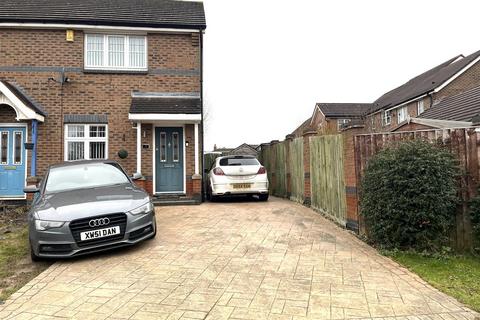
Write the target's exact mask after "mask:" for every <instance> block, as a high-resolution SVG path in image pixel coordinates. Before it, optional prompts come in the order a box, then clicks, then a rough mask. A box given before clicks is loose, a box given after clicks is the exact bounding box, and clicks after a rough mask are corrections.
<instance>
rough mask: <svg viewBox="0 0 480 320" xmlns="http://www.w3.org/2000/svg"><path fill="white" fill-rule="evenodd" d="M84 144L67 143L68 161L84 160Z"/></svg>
mask: <svg viewBox="0 0 480 320" xmlns="http://www.w3.org/2000/svg"><path fill="white" fill-rule="evenodd" d="M84 149H85V144H84V143H83V141H82V142H68V160H81V159H85V152H84Z"/></svg>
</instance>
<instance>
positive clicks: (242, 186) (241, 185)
mask: <svg viewBox="0 0 480 320" xmlns="http://www.w3.org/2000/svg"><path fill="white" fill-rule="evenodd" d="M251 186H252V184H251V183H235V184H234V185H233V189H250V187H251Z"/></svg>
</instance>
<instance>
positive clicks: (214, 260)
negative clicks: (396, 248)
mask: <svg viewBox="0 0 480 320" xmlns="http://www.w3.org/2000/svg"><path fill="white" fill-rule="evenodd" d="M157 221H158V226H159V230H158V236H157V238H156V239H155V240H153V241H149V242H146V243H144V244H141V245H139V246H136V247H132V248H129V249H127V250H121V251H116V252H113V253H108V254H103V255H97V256H92V257H88V258H82V259H76V260H71V261H63V262H58V263H56V264H54V265H53V266H52V267H50V268H49V269H48V270H46V271H45V272H44V273H42V274H41V275H39V276H38V277H37V278H35V279H34V280H32V281H31V282H30V283H28V284H27V285H26V286H25V287H23V288H22V289H20V290H19V291H18V292H17V293H15V294H14V295H13V296H12V297H11V299H10V300H8V301H7V302H6V303H5V304H4V305H1V306H0V318H2V319H4V318H6V319H58V318H72V319H82V320H87V319H279V320H283V319H288V320H293V319H298V320H300V319H353V318H361V319H372V318H383V319H394V318H395V319H440V320H441V319H443V320H448V319H458V320H460V319H474V318H475V316H476V314H475V313H473V312H472V311H470V310H469V309H467V308H465V307H464V306H462V305H461V304H460V303H458V302H457V301H455V300H454V299H452V298H450V297H448V296H446V295H444V294H442V293H440V292H439V291H437V290H435V289H434V288H432V287H430V286H429V285H427V284H426V283H425V282H423V281H422V280H421V279H420V278H418V277H417V276H415V275H413V274H411V273H410V272H408V271H407V270H405V269H404V268H401V267H400V266H398V265H397V264H396V263H394V262H392V261H391V260H389V259H386V258H384V257H382V256H380V255H378V254H377V253H376V252H375V250H373V249H372V248H370V247H368V246H367V245H365V244H364V243H362V242H361V241H359V240H357V239H356V238H355V237H354V236H353V235H351V234H349V233H348V232H346V231H344V230H342V229H340V228H338V227H336V226H335V225H334V224H333V223H331V222H329V221H327V220H326V219H324V218H322V217H321V216H320V215H318V214H317V213H315V212H313V211H311V210H309V209H308V208H305V207H302V206H300V205H298V204H295V203H292V202H289V201H286V200H280V199H275V198H273V199H272V200H271V201H269V202H268V203H261V202H237V203H213V204H204V205H201V206H189V207H163V208H157Z"/></svg>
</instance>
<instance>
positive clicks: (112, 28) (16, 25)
mask: <svg viewBox="0 0 480 320" xmlns="http://www.w3.org/2000/svg"><path fill="white" fill-rule="evenodd" d="M0 28H25V29H80V30H95V31H99V32H100V31H130V32H151V33H155V32H159V33H161V32H168V33H198V32H199V30H198V29H175V28H148V27H117V26H107V25H88V24H67V23H16V22H4V23H0Z"/></svg>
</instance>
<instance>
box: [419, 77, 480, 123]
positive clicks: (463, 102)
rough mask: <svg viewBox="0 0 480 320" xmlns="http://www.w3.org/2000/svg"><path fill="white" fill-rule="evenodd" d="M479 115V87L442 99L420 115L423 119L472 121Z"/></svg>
mask: <svg viewBox="0 0 480 320" xmlns="http://www.w3.org/2000/svg"><path fill="white" fill-rule="evenodd" d="M477 115H480V86H479V87H476V88H473V89H470V90H467V91H465V92H462V93H460V94H457V95H454V96H451V97H448V98H445V99H443V100H442V101H440V102H439V103H437V104H434V105H433V106H432V107H431V108H430V109H427V110H426V111H425V112H423V113H422V114H420V115H419V116H418V117H419V118H423V119H438V120H454V121H472V118H473V117H475V116H477Z"/></svg>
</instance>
